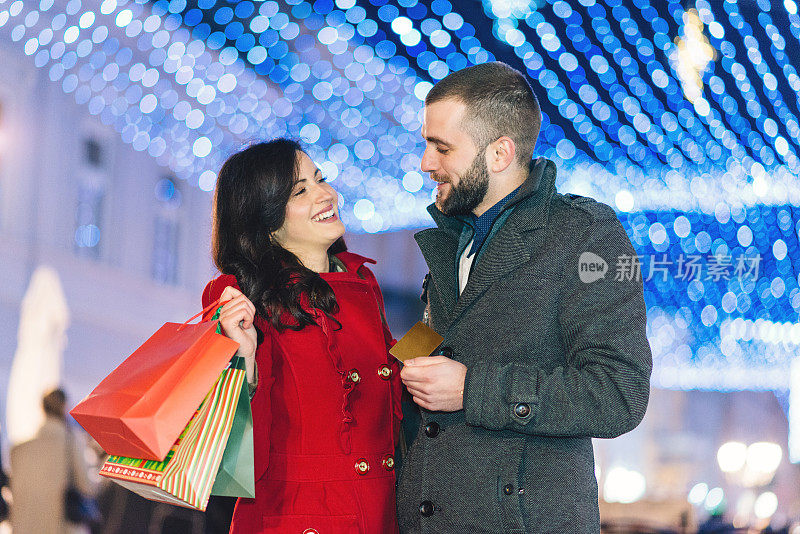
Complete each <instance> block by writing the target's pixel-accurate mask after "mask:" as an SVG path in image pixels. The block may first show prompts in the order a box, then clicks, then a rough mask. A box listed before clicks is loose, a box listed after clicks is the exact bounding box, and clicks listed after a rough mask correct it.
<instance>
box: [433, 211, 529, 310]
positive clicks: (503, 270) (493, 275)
mask: <svg viewBox="0 0 800 534" xmlns="http://www.w3.org/2000/svg"><path fill="white" fill-rule="evenodd" d="M509 222H511V221H510V220H509V221H506V224H508V223H509ZM526 237H527V236H526ZM529 249H530V247H528V246H526V239H524V238H523V237H522V236H520V235H519V234H518V233H517V232H515V231H513V230H511V229H507V228H502V229H501V230H500V231H499V232H498V233H497V235H495V236H494V237H493V238H492V240H491V241H489V243H488V244H487V248H486V251H484V253H483V254H482V255H481V258H480V261H478V263H476V264H475V265H473V267H472V269H473V271H472V274H471V275H470V277H469V280H468V281H467V285H466V287H464V291H462V292H461V295H460V296H459V297H458V301H457V302H456V305H455V309H453V314H452V316H451V318H450V321H448V324H453V323H454V322H455V321H457V320H458V318H459V317H460V316H461V314H463V313H464V311H466V310H467V308H469V307H470V305H472V303H474V302H475V300H477V299H478V297H480V296H481V295H483V294H484V293H485V292H486V290H487V289H489V288H490V287H491V286H492V285H493V284H495V283H496V282H497V281H499V280H501V279H502V278H504V277H505V276H506V275H508V273H510V272H512V271H514V270H515V269H516V268H518V267H519V266H521V265H522V264H523V263H525V262H526V261H528V260H529V259H530V257H531V253H530V250H529Z"/></svg>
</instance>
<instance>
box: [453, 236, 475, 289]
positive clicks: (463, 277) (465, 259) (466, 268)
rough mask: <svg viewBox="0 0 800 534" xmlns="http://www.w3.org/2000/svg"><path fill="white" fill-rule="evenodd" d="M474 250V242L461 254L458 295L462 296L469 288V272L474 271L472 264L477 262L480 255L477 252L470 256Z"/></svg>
mask: <svg viewBox="0 0 800 534" xmlns="http://www.w3.org/2000/svg"><path fill="white" fill-rule="evenodd" d="M471 248H472V241H470V242H469V243H468V244H467V248H465V249H464V252H463V253H462V254H461V258H460V259H459V260H458V294H459V295H460V294H461V293H462V292H463V291H464V288H465V287H466V286H467V280H469V272H470V270H471V269H472V262H473V261H475V256H477V255H478V253H477V252H476V253H475V254H473V255H472V256H470V255H469V251H470V249H471Z"/></svg>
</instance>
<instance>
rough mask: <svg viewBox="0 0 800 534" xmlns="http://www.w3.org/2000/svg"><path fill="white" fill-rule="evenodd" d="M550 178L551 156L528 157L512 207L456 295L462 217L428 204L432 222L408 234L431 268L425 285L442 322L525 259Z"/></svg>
mask: <svg viewBox="0 0 800 534" xmlns="http://www.w3.org/2000/svg"><path fill="white" fill-rule="evenodd" d="M555 181H556V166H555V164H554V163H553V162H552V161H550V160H548V159H545V158H538V159H536V160H533V162H532V164H531V170H530V174H529V176H528V179H527V180H526V181H525V183H524V184H523V185H522V187H521V188H520V191H519V193H517V195H516V196H515V197H514V198H513V199H511V201H509V203H508V205H507V208H506V209H508V207H511V206H515V207H514V211H513V213H511V215H510V216H509V218H508V220H507V221H506V222H505V224H504V225H503V227H502V228H501V229H500V230H499V231H498V232H497V234H496V235H495V236H494V237H492V239H491V240H490V241H489V242H488V243H487V245H486V247H487V248H486V250H485V251H484V253H482V254H481V257H480V258H479V260H478V262H477V263H476V264H475V265H474V266H473V272H472V275H471V276H470V277H469V281H468V282H467V285H466V287H465V288H464V291H463V292H462V293H461V295H460V296H459V294H458V259H457V255H458V239H459V236H460V234H461V228H462V226H463V223H462V222H460V221H458V220H457V219H456V218H453V217H448V216H446V215H444V214H443V213H442V212H441V211H439V210H438V209H437V208H436V206H435V205H433V204H432V205H430V206H428V213H430V215H431V217H432V218H433V220H434V222H436V224H437V225H438V228H430V229H427V230H422V231H421V232H417V233H416V234H415V235H414V238H415V239H416V240H417V244H419V248H420V250H421V251H422V255H423V256H424V257H425V261H426V263H427V264H428V269H429V270H430V273H431V281H432V282H433V283H432V285H429V286H428V291H431V290H432V289H433V290H434V291H436V292H437V295H438V297H439V299H440V300H441V302H442V306H443V308H444V310H445V313H446V314H447V315H448V317H447V318H446V319H445V324H446V325H447V328H449V327H450V326H451V325H452V324H453V323H454V322H455V321H456V320H458V318H459V317H460V316H461V315H462V314H463V313H464V311H466V310H467V309H468V308H469V307H470V305H472V304H473V303H474V302H475V300H476V299H477V298H478V297H480V296H481V295H483V294H484V293H485V292H486V290H487V289H489V287H491V286H492V284H494V283H495V282H497V281H498V280H500V279H502V278H503V277H504V276H507V275H508V273H510V272H512V271H514V270H515V269H516V268H518V267H519V266H521V265H522V264H523V263H525V262H526V261H528V260H529V259H530V257H531V251H532V250H533V249H534V248H535V243H536V241H537V240H538V238H539V237H541V234H542V232H541V230H539V229H541V228H543V227H544V226H545V225H546V224H547V218H548V215H549V211H550V200H551V198H552V196H553V194H554V193H555ZM537 230H539V231H537ZM431 286H432V287H431ZM448 312H449V313H448Z"/></svg>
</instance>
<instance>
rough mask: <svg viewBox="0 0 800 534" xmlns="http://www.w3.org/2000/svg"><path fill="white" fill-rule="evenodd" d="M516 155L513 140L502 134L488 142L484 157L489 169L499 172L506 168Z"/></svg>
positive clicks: (515, 146)
mask: <svg viewBox="0 0 800 534" xmlns="http://www.w3.org/2000/svg"><path fill="white" fill-rule="evenodd" d="M516 157H517V145H516V144H515V143H514V140H513V139H511V138H510V137H508V136H506V135H504V136H503V137H500V138H499V139H497V141H495V142H494V143H490V144H489V146H488V147H487V148H486V159H487V162H486V163H487V166H488V168H489V170H490V171H491V172H493V173H500V172H503V171H504V170H506V169H507V168H508V167H509V166H510V165H511V164H512V163H514V160H515V159H516Z"/></svg>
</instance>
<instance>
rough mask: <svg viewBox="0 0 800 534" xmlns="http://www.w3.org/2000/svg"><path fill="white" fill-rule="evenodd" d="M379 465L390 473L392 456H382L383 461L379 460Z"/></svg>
mask: <svg viewBox="0 0 800 534" xmlns="http://www.w3.org/2000/svg"><path fill="white" fill-rule="evenodd" d="M381 465H383V468H384V469H386V470H387V471H391V470H392V469H394V456H392V455H391V454H387V455H386V456H384V457H383V460H381Z"/></svg>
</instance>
